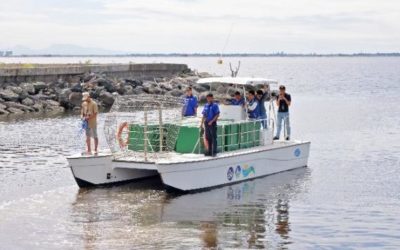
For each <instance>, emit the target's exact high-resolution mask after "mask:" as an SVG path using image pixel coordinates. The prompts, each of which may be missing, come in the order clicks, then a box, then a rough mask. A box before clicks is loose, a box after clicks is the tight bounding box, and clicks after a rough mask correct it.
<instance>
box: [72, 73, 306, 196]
mask: <svg viewBox="0 0 400 250" xmlns="http://www.w3.org/2000/svg"><path fill="white" fill-rule="evenodd" d="M198 83H201V84H204V85H207V86H209V87H210V89H211V88H214V87H218V86H221V85H223V86H228V88H231V89H232V88H233V89H237V90H241V91H242V92H245V91H246V90H247V89H249V88H257V87H259V86H269V87H271V86H276V85H277V84H278V82H277V81H276V80H273V79H267V78H251V77H247V78H246V77H209V78H202V79H200V80H199V81H198ZM273 100H274V98H273V96H271V98H270V99H269V100H268V102H266V103H265V105H266V108H267V110H268V119H266V120H265V121H261V120H251V119H248V118H247V112H246V110H245V109H244V108H243V107H242V106H234V105H225V104H224V103H223V102H220V112H221V114H220V119H219V120H218V154H217V156H215V157H212V156H205V155H204V145H203V138H202V137H203V135H202V133H201V129H200V120H201V118H200V117H189V118H187V117H182V109H183V107H184V100H183V99H182V98H178V97H172V96H163V95H139V96H120V97H118V98H117V99H116V101H115V102H114V104H113V106H112V108H111V110H110V112H109V113H108V114H107V115H106V118H105V124H104V134H105V136H106V140H107V144H108V147H109V151H106V152H100V153H99V154H98V155H82V154H77V155H73V156H71V157H68V158H67V160H68V162H69V165H70V167H71V170H72V173H73V175H74V178H75V180H76V182H77V184H78V186H79V187H86V186H96V185H109V184H116V183H121V182H127V181H137V180H140V179H143V178H148V177H154V176H160V177H161V180H162V182H163V184H164V185H165V187H166V189H167V190H175V191H183V192H191V191H199V190H205V189H210V188H215V187H218V186H223V185H230V184H232V183H238V182H242V181H246V180H251V179H254V178H259V177H263V176H266V175H271V174H276V173H279V172H283V171H288V170H292V169H296V168H301V167H306V166H307V163H308V157H309V152H310V144H311V143H310V142H309V141H302V140H294V139H291V140H273V135H274V129H275V120H276V114H275V108H274V104H273ZM199 113H200V112H199ZM261 122H266V123H267V124H268V129H264V128H263V127H262V126H261ZM285 137H286V136H285Z"/></svg>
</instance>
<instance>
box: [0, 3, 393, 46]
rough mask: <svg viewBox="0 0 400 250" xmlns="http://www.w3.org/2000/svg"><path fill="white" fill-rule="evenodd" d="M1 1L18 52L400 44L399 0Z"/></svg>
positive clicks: (6, 41)
mask: <svg viewBox="0 0 400 250" xmlns="http://www.w3.org/2000/svg"><path fill="white" fill-rule="evenodd" d="M0 9H1V10H2V11H1V12H0V34H2V36H1V39H0V50H3V51H5V50H13V51H14V54H123V53H143V54H145V53H221V52H225V53H264V54H270V53H275V52H279V51H284V52H285V53H289V54H291V53H300V54H309V53H317V54H337V53H345V54H350V53H360V52H362V53H377V52H382V53H392V52H399V51H400V25H398V24H399V23H400V15H399V14H398V13H400V2H399V1H395V0H385V1H378V0H364V1H362V0H336V1H328V0H298V1H289V0H282V1H276V0H275V1H266V0H263V1H261V0H258V1H257V0H248V1H238V0H230V1H228V0H218V1H211V0H169V1H165V0H147V1H143V0H114V1H105V0H70V1H62V0H40V1H34V0H12V1H11V0H3V1H1V2H0ZM227 37H230V39H229V40H227ZM224 48H225V49H224ZM19 52H21V53H19ZM77 52H78V53H77Z"/></svg>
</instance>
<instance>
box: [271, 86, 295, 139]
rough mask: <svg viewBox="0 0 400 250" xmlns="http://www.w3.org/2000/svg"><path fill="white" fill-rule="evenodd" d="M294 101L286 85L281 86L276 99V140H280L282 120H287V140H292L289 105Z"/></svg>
mask: <svg viewBox="0 0 400 250" xmlns="http://www.w3.org/2000/svg"><path fill="white" fill-rule="evenodd" d="M291 102H292V98H291V96H290V95H289V94H287V93H286V87H285V86H283V85H281V86H279V96H278V98H277V100H276V105H277V106H278V116H277V121H276V123H277V124H276V135H275V137H274V140H279V136H280V134H281V129H282V121H284V122H285V127H286V138H285V139H286V140H290V121H289V106H290V104H291Z"/></svg>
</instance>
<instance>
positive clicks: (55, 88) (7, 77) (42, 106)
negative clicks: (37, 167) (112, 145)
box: [0, 64, 227, 117]
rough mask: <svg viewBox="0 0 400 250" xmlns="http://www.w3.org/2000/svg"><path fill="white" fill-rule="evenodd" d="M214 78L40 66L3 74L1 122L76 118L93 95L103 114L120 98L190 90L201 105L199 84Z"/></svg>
mask: <svg viewBox="0 0 400 250" xmlns="http://www.w3.org/2000/svg"><path fill="white" fill-rule="evenodd" d="M209 76H211V75H210V74H208V73H198V72H196V71H192V70H190V69H189V68H188V66H187V65H185V64H106V65H100V66H99V65H83V66H82V65H74V64H57V65H56V66H50V67H49V66H47V65H39V64H38V67H37V68H15V67H14V68H3V69H1V68H0V117H5V116H9V115H12V116H16V115H18V116H24V115H26V114H33V113H43V114H49V115H54V114H57V113H68V112H75V111H77V110H80V107H81V103H82V93H83V92H89V93H90V96H91V97H92V98H93V99H94V100H95V102H96V103H97V104H98V105H99V110H100V111H101V112H104V111H107V110H108V109H109V108H110V107H111V106H112V104H113V103H114V100H115V99H116V98H117V97H118V96H123V95H140V94H154V95H170V96H174V97H181V96H183V95H184V91H185V89H186V87H188V86H192V87H193V91H194V94H195V95H197V96H199V99H200V100H202V99H205V92H206V91H208V89H209V86H205V84H197V83H196V82H197V80H198V79H199V78H203V77H209ZM46 79H49V80H47V81H46ZM224 90H227V88H225V89H224ZM222 93H223V92H222V91H221V94H222ZM39 116H40V115H39Z"/></svg>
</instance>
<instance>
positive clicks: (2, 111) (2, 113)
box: [0, 108, 10, 115]
mask: <svg viewBox="0 0 400 250" xmlns="http://www.w3.org/2000/svg"><path fill="white" fill-rule="evenodd" d="M9 113H10V112H8V111H7V110H5V109H2V108H0V115H8V114H9Z"/></svg>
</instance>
